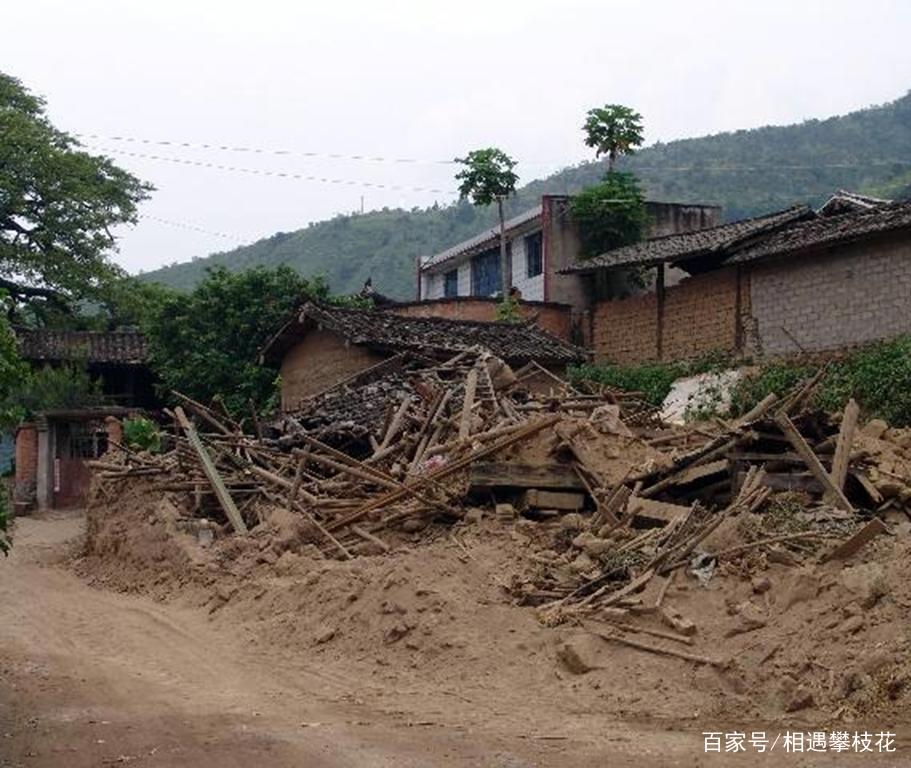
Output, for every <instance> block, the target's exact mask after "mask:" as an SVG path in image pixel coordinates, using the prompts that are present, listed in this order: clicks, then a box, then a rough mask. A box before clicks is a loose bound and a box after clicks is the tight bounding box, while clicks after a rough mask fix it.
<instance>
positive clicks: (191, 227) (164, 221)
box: [139, 213, 250, 243]
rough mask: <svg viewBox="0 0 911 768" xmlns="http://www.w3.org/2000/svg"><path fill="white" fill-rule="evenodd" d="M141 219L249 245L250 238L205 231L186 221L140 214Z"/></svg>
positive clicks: (209, 230)
mask: <svg viewBox="0 0 911 768" xmlns="http://www.w3.org/2000/svg"><path fill="white" fill-rule="evenodd" d="M139 218H140V219H148V220H149V221H155V222H158V223H159V224H167V225H168V226H169V227H177V228H178V229H188V230H191V231H193V232H200V233H201V234H204V235H211V236H212V237H221V238H223V239H225V240H233V241H234V242H236V243H249V242H250V240H249V238H242V237H239V236H237V235H229V234H226V233H224V232H215V231H214V230H211V229H203V228H202V227H197V226H196V225H195V224H189V223H187V222H185V221H173V220H172V219H162V218H161V217H159V216H152V215H150V214H148V213H141V214H139Z"/></svg>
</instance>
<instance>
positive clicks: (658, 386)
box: [569, 351, 731, 407]
mask: <svg viewBox="0 0 911 768" xmlns="http://www.w3.org/2000/svg"><path fill="white" fill-rule="evenodd" d="M730 367H731V357H730V355H729V354H728V353H726V352H723V351H713V352H708V353H706V354H705V355H703V356H702V357H699V358H697V359H695V360H688V361H683V362H676V363H642V364H640V365H617V364H614V363H604V364H601V365H580V366H578V367H574V368H571V369H570V370H569V379H570V381H571V382H572V383H573V384H582V383H584V382H586V381H588V382H593V383H595V384H605V385H607V386H609V387H613V388H615V389H623V390H626V391H628V392H641V393H642V395H643V399H644V400H645V401H646V402H648V403H649V404H650V405H654V406H656V407H658V406H660V405H661V404H662V403H663V402H664V398H666V397H667V396H668V393H669V392H670V391H671V385H672V384H673V383H674V382H675V381H676V380H677V379H681V378H683V377H684V376H695V375H696V374H699V373H713V372H717V371H723V370H726V369H728V368H730Z"/></svg>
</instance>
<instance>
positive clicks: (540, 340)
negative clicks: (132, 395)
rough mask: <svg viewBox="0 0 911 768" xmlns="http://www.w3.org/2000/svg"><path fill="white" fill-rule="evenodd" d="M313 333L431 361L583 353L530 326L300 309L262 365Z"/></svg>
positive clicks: (568, 358)
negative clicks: (482, 354) (469, 353)
mask: <svg viewBox="0 0 911 768" xmlns="http://www.w3.org/2000/svg"><path fill="white" fill-rule="evenodd" d="M314 327H319V328H326V329H329V330H331V331H335V332H336V333H338V334H340V335H342V336H343V337H345V338H346V339H347V340H348V341H349V342H351V343H352V344H357V345H359V346H365V347H369V348H373V349H382V350H389V351H393V352H417V353H422V354H424V355H429V356H432V357H438V356H439V354H440V353H443V354H457V353H458V352H462V351H465V350H468V349H473V348H477V347H481V348H483V349H486V350H488V351H489V352H491V353H492V354H494V355H497V356H498V357H501V358H503V359H504V360H507V361H522V362H527V361H531V360H536V361H538V362H541V363H558V364H566V363H575V362H581V361H582V360H584V359H585V357H586V353H585V351H584V350H582V349H580V348H579V347H575V346H573V345H572V344H569V343H567V342H565V341H563V340H562V339H559V338H557V337H556V336H552V335H551V334H549V333H547V332H546V331H544V330H542V329H540V328H538V327H537V326H536V325H534V324H530V323H506V322H496V323H486V322H479V321H474V320H450V319H448V318H442V317H406V316H402V315H395V314H392V313H390V312H382V311H378V310H375V309H347V308H341V307H331V306H326V305H322V304H313V303H308V304H305V305H304V306H303V307H302V308H301V309H300V310H298V311H297V313H296V314H295V316H294V317H293V318H292V319H291V320H290V321H289V322H288V323H286V324H285V326H284V327H283V328H282V329H281V330H279V332H278V333H277V334H276V335H275V336H273V338H272V339H271V340H270V341H269V342H268V343H267V344H266V346H265V347H264V348H263V351H262V353H261V357H262V358H263V359H264V360H271V361H273V362H275V361H278V360H280V359H281V357H282V355H283V354H284V353H285V352H286V351H287V350H288V349H290V347H291V346H292V345H293V344H294V343H296V342H297V341H299V340H300V339H301V338H302V337H303V336H304V335H305V334H306V333H307V332H308V331H309V330H310V329H312V328H314Z"/></svg>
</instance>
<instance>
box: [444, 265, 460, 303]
mask: <svg viewBox="0 0 911 768" xmlns="http://www.w3.org/2000/svg"><path fill="white" fill-rule="evenodd" d="M443 295H444V296H445V297H446V298H449V297H450V296H458V295H459V270H458V269H450V270H449V271H448V272H446V273H445V274H444V275H443Z"/></svg>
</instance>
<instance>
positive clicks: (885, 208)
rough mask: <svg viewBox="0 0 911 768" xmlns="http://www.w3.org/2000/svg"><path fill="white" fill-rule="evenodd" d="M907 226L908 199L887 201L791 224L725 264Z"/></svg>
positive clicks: (910, 224)
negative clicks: (878, 204) (857, 209)
mask: <svg viewBox="0 0 911 768" xmlns="http://www.w3.org/2000/svg"><path fill="white" fill-rule="evenodd" d="M909 227H911V202H905V203H890V204H888V205H880V206H878V207H875V208H872V209H869V210H861V211H859V212H857V213H843V214H840V215H838V216H828V217H823V218H818V219H813V220H812V221H802V222H799V223H796V224H792V225H791V226H789V227H786V228H785V229H782V230H781V231H779V232H775V233H773V234H771V235H769V236H768V237H765V238H763V239H762V240H760V241H759V242H757V243H756V244H754V245H751V246H749V247H747V248H744V249H742V250H740V251H738V252H737V253H736V254H734V255H733V256H731V257H730V258H729V259H728V260H727V261H726V263H727V264H741V263H743V262H745V261H754V260H756V259H762V258H766V257H768V256H777V255H779V254H783V253H792V252H795V251H802V250H806V249H807V248H816V247H822V246H827V245H834V244H836V243H843V242H848V241H851V240H857V239H859V238H861V237H866V236H869V235H875V234H878V233H880V232H889V231H892V230H896V229H904V228H909Z"/></svg>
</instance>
